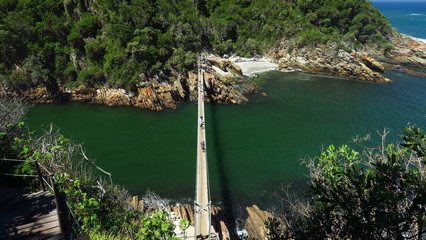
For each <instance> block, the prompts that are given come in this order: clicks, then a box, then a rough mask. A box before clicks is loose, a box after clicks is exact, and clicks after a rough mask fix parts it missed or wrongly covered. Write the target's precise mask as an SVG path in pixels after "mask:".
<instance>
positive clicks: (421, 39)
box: [417, 38, 426, 43]
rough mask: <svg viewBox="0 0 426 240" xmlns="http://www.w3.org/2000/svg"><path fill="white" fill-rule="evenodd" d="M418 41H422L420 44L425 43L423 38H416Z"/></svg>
mask: <svg viewBox="0 0 426 240" xmlns="http://www.w3.org/2000/svg"><path fill="white" fill-rule="evenodd" d="M417 39H418V40H420V41H422V42H424V43H426V39H423V38H417Z"/></svg>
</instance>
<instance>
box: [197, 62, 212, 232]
mask: <svg viewBox="0 0 426 240" xmlns="http://www.w3.org/2000/svg"><path fill="white" fill-rule="evenodd" d="M203 85H204V81H203V70H202V69H200V68H199V69H198V126H197V129H198V131H197V177H196V178H197V180H196V185H197V186H196V205H195V233H196V235H197V236H198V237H197V238H200V239H210V233H211V221H210V220H211V209H210V208H211V206H210V192H209V176H208V164H207V144H206V132H205V119H206V118H205V115H204V91H203V90H204V87H203Z"/></svg>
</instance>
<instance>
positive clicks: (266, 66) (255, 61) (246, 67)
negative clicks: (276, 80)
mask: <svg viewBox="0 0 426 240" xmlns="http://www.w3.org/2000/svg"><path fill="white" fill-rule="evenodd" d="M229 60H231V61H233V62H234V63H235V64H237V65H238V66H239V67H240V68H241V71H242V73H243V75H248V74H250V73H258V72H265V71H270V70H274V69H277V68H278V64H277V63H274V62H273V61H272V59H268V58H265V57H262V58H243V57H230V58H229Z"/></svg>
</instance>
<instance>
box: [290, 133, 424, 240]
mask: <svg viewBox="0 0 426 240" xmlns="http://www.w3.org/2000/svg"><path fill="white" fill-rule="evenodd" d="M386 135H387V132H385V133H384V134H383V135H382V144H381V146H380V147H378V148H366V149H365V150H364V151H363V152H362V153H360V152H357V151H355V150H353V149H351V148H349V147H348V146H347V145H343V146H341V147H334V146H333V145H331V146H329V147H328V148H327V149H326V150H325V151H324V152H322V153H321V155H320V156H319V157H318V158H314V159H310V160H307V161H305V164H306V166H307V167H308V169H309V176H310V179H309V182H308V184H309V189H310V190H309V194H308V200H309V204H308V208H306V206H305V207H296V208H293V209H298V210H296V211H299V210H300V209H303V211H304V212H299V213H298V214H293V215H289V214H288V213H287V214H284V218H285V219H288V217H293V218H294V217H295V216H296V218H297V220H296V221H294V219H293V220H292V221H287V223H290V224H288V225H289V229H291V231H292V233H293V234H294V237H295V238H296V239H424V237H425V231H426V226H425V223H424V221H425V208H426V171H425V162H424V152H425V150H426V144H425V143H426V137H425V133H424V131H423V130H421V129H420V128H418V127H415V126H411V127H408V128H406V129H405V130H404V135H403V136H402V140H403V143H402V144H401V146H398V145H397V144H385V137H386ZM357 143H360V142H357ZM299 205H300V204H299ZM306 209H308V210H306Z"/></svg>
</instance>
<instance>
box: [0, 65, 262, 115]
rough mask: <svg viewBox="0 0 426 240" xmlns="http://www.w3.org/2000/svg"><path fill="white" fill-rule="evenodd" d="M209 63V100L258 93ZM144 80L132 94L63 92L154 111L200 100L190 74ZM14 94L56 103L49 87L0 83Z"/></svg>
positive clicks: (235, 100) (83, 89)
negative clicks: (8, 86)
mask: <svg viewBox="0 0 426 240" xmlns="http://www.w3.org/2000/svg"><path fill="white" fill-rule="evenodd" d="M212 59H214V60H212V62H214V63H215V64H218V65H220V66H221V67H222V68H223V69H225V70H226V71H231V72H233V73H235V74H236V75H241V69H240V68H239V66H238V65H236V64H235V63H234V62H232V61H230V60H226V59H224V60H222V59H221V58H219V57H212ZM209 63H210V61H206V64H205V66H204V67H205V71H206V74H205V80H206V83H205V86H204V88H205V90H206V93H207V96H206V101H212V102H216V103H220V104H228V103H229V104H239V103H243V102H247V101H248V99H247V97H246V96H245V95H246V94H250V93H253V92H256V90H257V87H256V86H255V85H253V84H250V83H248V82H247V81H244V80H242V79H240V80H233V79H232V78H231V77H229V76H223V75H221V74H220V73H218V72H216V71H215V70H214V69H213V68H212V65H211V64H209ZM142 79H143V81H141V82H140V83H138V84H137V85H136V86H135V89H134V91H133V92H130V91H127V90H125V89H121V88H107V87H99V88H93V87H87V86H84V85H80V86H77V87H74V88H64V89H60V90H59V91H60V92H59V94H60V95H62V96H65V97H64V98H63V100H65V101H72V102H81V103H93V104H105V105H108V106H135V107H138V108H145V109H150V110H154V111H161V110H163V109H176V108H177V107H178V105H179V103H180V102H185V101H196V100H197V96H198V95H197V89H198V86H197V85H198V82H197V75H196V74H194V73H188V75H187V76H183V75H181V74H175V76H172V77H170V78H168V79H167V78H164V77H163V78H159V77H156V78H150V79H148V78H146V77H144V78H142ZM3 95H9V96H10V95H15V96H21V97H26V98H27V99H29V100H30V101H31V102H33V103H55V102H58V100H55V99H54V98H53V97H52V94H51V93H49V91H47V89H46V88H43V87H39V88H34V89H28V90H25V91H21V90H14V89H12V88H7V86H5V83H3V82H0V96H3Z"/></svg>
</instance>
